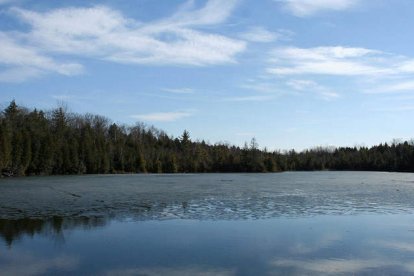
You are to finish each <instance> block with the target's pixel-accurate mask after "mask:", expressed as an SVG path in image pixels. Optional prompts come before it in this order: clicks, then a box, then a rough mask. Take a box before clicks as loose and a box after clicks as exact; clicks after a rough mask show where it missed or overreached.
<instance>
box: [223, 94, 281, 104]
mask: <svg viewBox="0 0 414 276" xmlns="http://www.w3.org/2000/svg"><path fill="white" fill-rule="evenodd" d="M272 99H274V97H273V96H271V95H257V96H241V97H230V98H225V99H223V101H225V102H264V101H269V100H272Z"/></svg>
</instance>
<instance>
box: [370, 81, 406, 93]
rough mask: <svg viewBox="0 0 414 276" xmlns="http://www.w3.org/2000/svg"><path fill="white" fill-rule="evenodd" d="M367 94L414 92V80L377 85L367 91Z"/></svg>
mask: <svg viewBox="0 0 414 276" xmlns="http://www.w3.org/2000/svg"><path fill="white" fill-rule="evenodd" d="M365 92H366V93H367V94H382V93H397V92H414V81H411V80H409V81H402V82H398V83H392V84H387V85H382V86H377V87H375V88H371V89H369V90H366V91H365Z"/></svg>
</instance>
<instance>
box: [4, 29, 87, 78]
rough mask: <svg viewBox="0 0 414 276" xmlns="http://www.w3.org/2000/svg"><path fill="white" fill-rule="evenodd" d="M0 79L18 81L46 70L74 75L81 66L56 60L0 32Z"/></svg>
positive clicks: (81, 69)
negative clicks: (2, 66)
mask: <svg viewBox="0 0 414 276" xmlns="http://www.w3.org/2000/svg"><path fill="white" fill-rule="evenodd" d="M0 46H1V49H2V50H1V51H0V64H2V65H4V66H5V67H6V69H3V70H2V71H0V81H11V82H19V81H23V80H25V79H26V78H31V77H36V76H39V75H42V74H44V73H47V72H55V73H58V74H62V75H68V76H70V75H75V74H79V73H81V72H82V71H83V66H82V65H81V64H78V63H74V62H58V61H55V60H54V59H52V58H50V57H48V56H46V55H44V54H42V53H41V52H40V51H39V50H37V49H36V48H34V47H31V46H24V45H21V44H20V43H19V42H17V41H16V40H15V39H13V38H12V37H10V36H9V35H7V34H6V33H4V32H0Z"/></svg>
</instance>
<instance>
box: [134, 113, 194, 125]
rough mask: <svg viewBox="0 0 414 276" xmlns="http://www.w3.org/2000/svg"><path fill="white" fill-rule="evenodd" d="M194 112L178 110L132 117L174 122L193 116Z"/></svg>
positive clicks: (143, 119)
mask: <svg viewBox="0 0 414 276" xmlns="http://www.w3.org/2000/svg"><path fill="white" fill-rule="evenodd" d="M192 115H193V113H192V112H188V111H176V112H156V113H148V114H137V115H131V116H130V117H131V118H134V119H137V120H142V121H148V122H174V121H177V120H179V119H183V118H186V117H190V116H192Z"/></svg>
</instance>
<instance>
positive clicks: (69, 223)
mask: <svg viewBox="0 0 414 276" xmlns="http://www.w3.org/2000/svg"><path fill="white" fill-rule="evenodd" d="M107 222H108V219H107V218H101V217H73V218H65V217H60V216H54V217H52V218H23V219H16V220H10V219H0V236H1V238H2V239H3V240H4V241H5V242H6V244H7V246H8V247H9V248H11V246H12V244H13V243H14V242H15V241H17V240H19V239H21V238H22V237H24V236H28V237H34V236H35V235H45V236H49V237H51V238H53V239H54V240H56V241H58V242H64V241H65V237H64V230H71V229H86V230H87V229H92V228H97V227H103V226H105V225H106V224H107Z"/></svg>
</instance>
